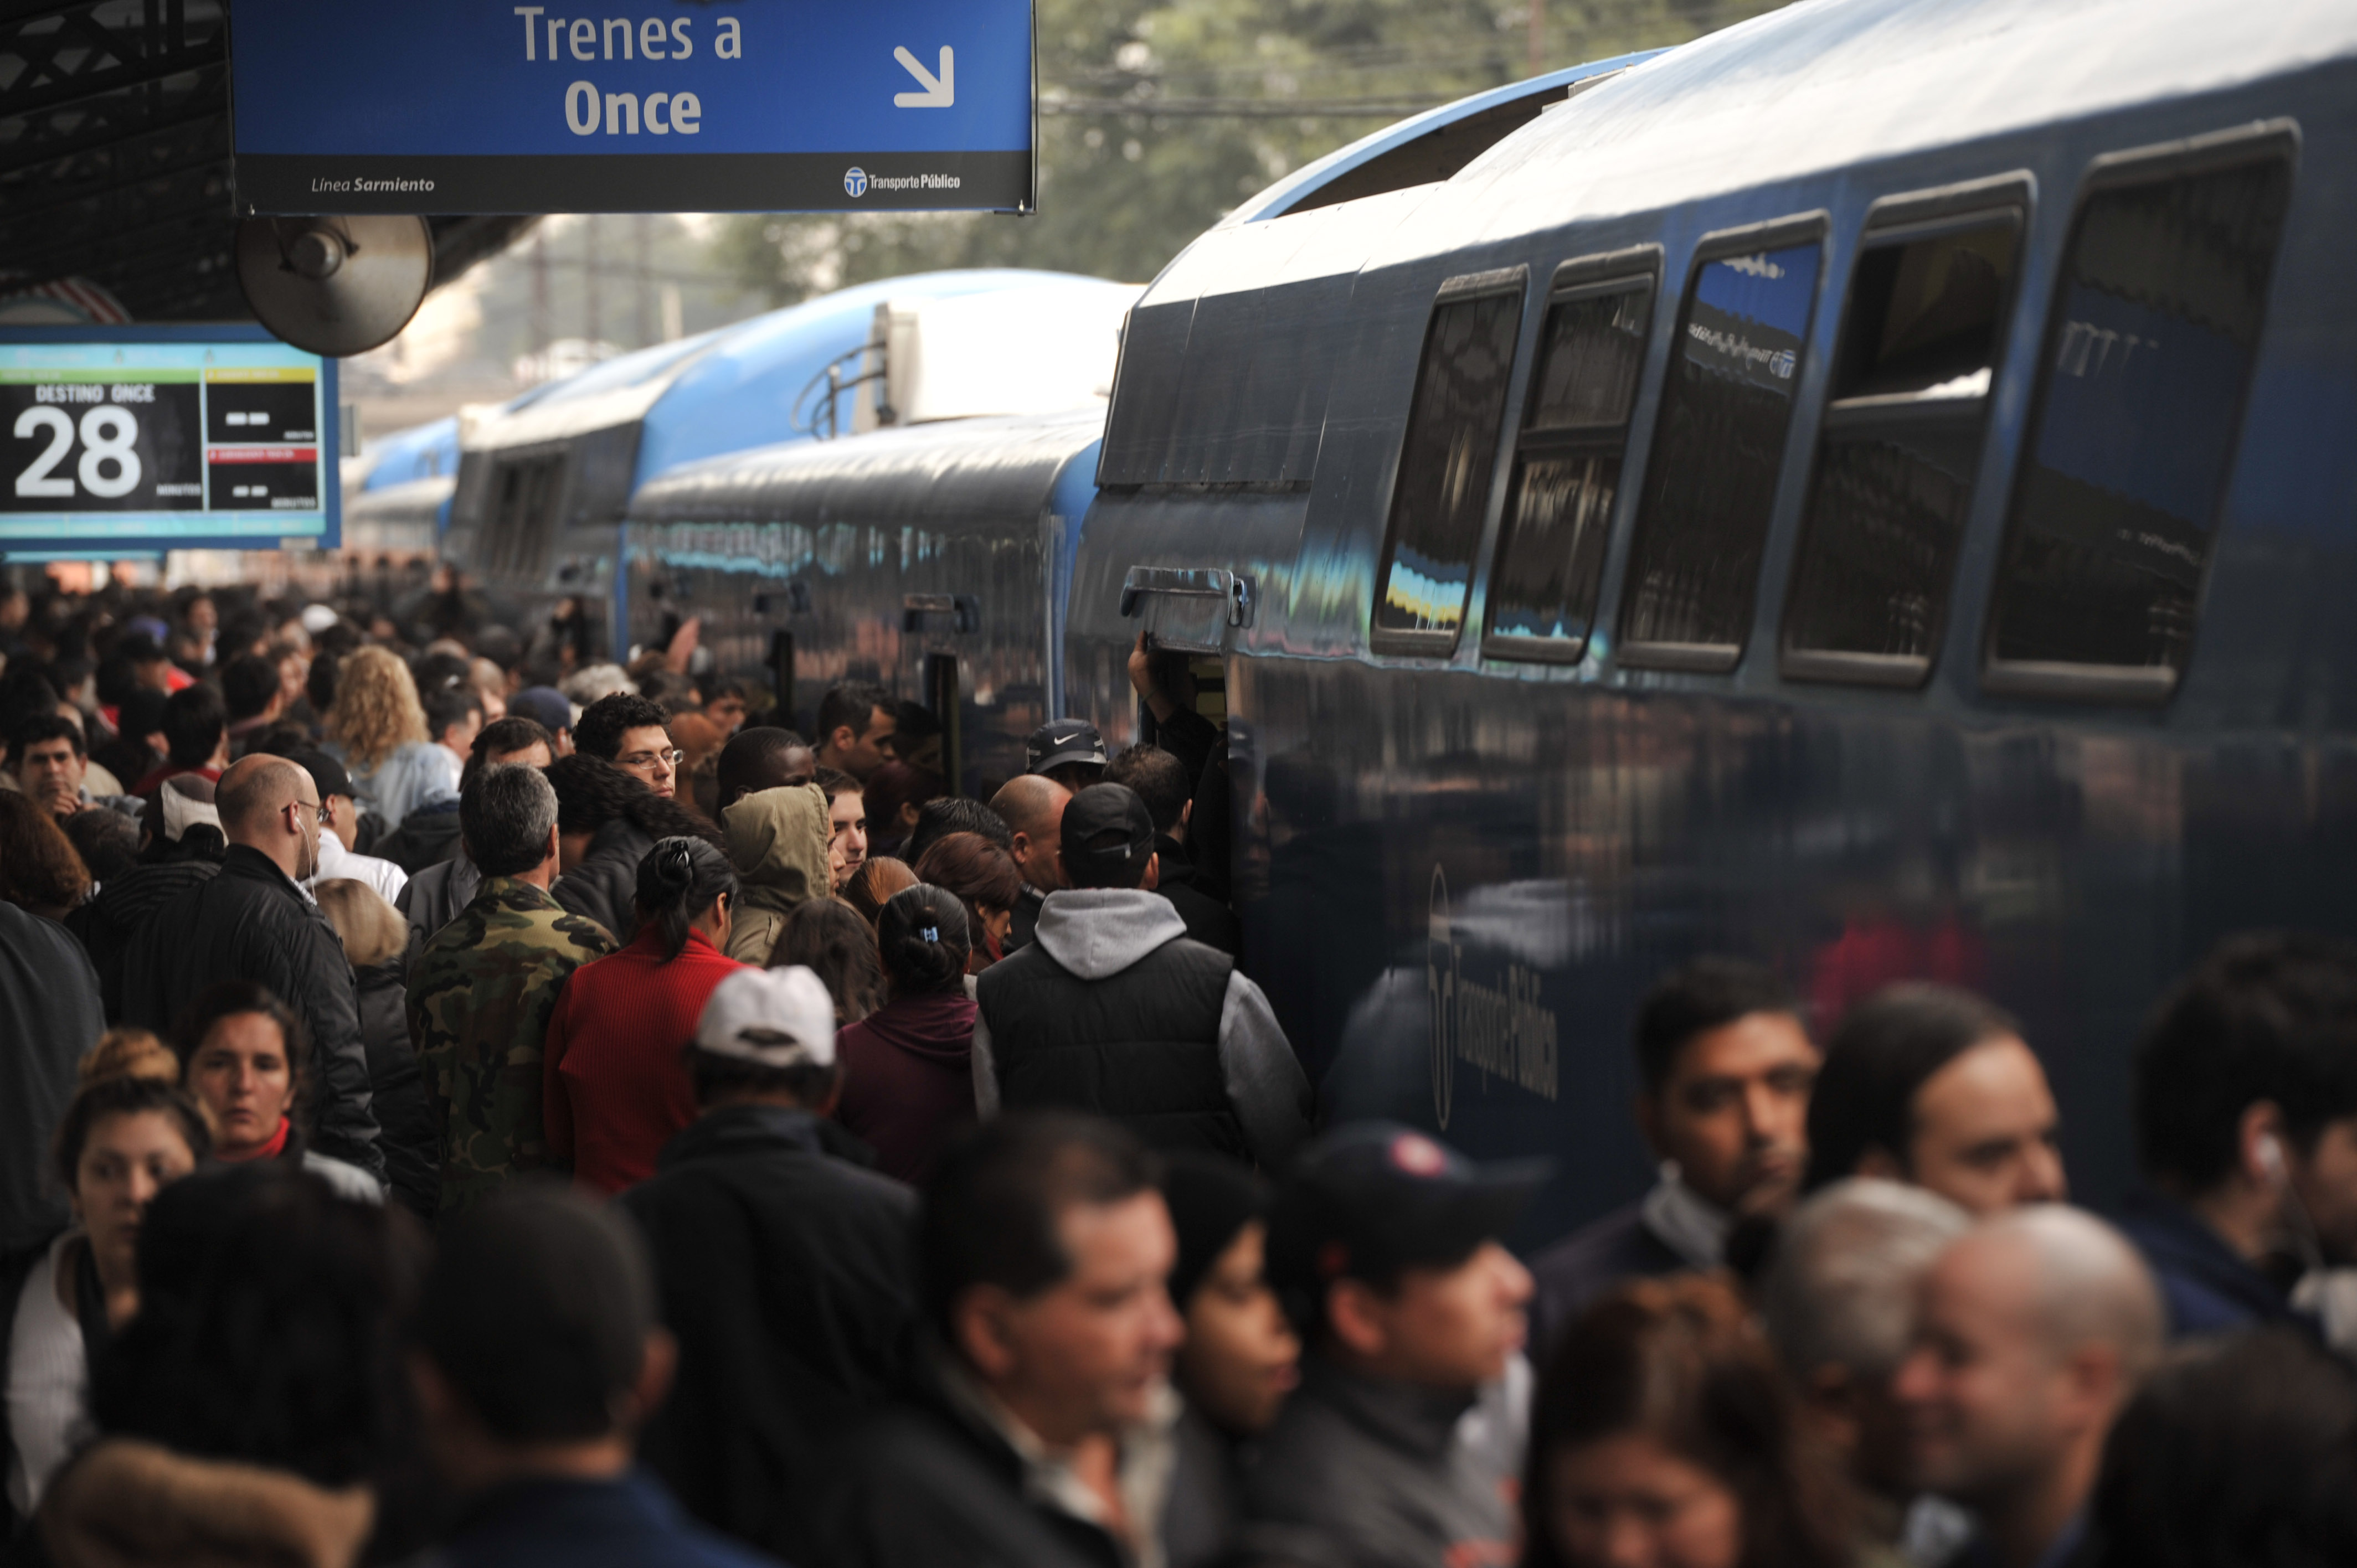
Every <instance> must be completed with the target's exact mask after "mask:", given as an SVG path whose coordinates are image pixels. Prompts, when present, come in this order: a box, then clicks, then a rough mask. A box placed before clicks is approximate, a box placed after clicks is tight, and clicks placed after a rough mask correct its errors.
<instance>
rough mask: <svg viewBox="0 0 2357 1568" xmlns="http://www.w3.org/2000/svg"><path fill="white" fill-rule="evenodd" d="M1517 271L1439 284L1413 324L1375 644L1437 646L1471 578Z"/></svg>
mask: <svg viewBox="0 0 2357 1568" xmlns="http://www.w3.org/2000/svg"><path fill="white" fill-rule="evenodd" d="M1526 280H1527V274H1525V273H1524V271H1523V269H1522V268H1520V267H1517V268H1514V269H1512V271H1509V272H1501V273H1483V274H1478V275H1475V276H1472V277H1468V278H1456V279H1452V280H1450V281H1449V283H1448V284H1447V285H1444V286H1443V287H1442V289H1441V291H1440V297H1439V299H1438V300H1437V302H1436V303H1435V304H1434V306H1433V309H1432V319H1431V321H1430V323H1429V324H1428V325H1427V326H1426V328H1425V336H1424V356H1423V360H1422V362H1421V363H1420V364H1419V365H1418V367H1417V369H1416V377H1415V403H1412V404H1411V405H1410V406H1409V409H1408V417H1407V435H1406V437H1405V440H1404V441H1403V442H1402V444H1401V447H1400V464H1399V478H1398V479H1397V480H1396V481H1395V483H1394V489H1393V491H1392V510H1391V526H1390V528H1389V530H1388V536H1387V538H1386V539H1385V541H1384V544H1383V566H1382V569H1381V572H1380V573H1379V575H1378V577H1377V581H1378V582H1379V583H1380V584H1381V587H1380V589H1379V596H1378V597H1377V599H1376V601H1375V610H1374V626H1373V631H1372V639H1371V640H1372V642H1373V644H1374V645H1375V646H1376V647H1377V648H1378V649H1383V650H1392V651H1397V652H1409V653H1446V652H1448V650H1450V649H1451V648H1453V647H1455V646H1456V643H1457V632H1458V627H1459V626H1460V625H1462V624H1463V621H1464V618H1465V596H1466V594H1467V593H1468V591H1469V589H1470V587H1471V585H1472V581H1473V557H1474V552H1475V551H1476V550H1477V549H1478V548H1479V547H1480V537H1481V522H1482V517H1483V514H1484V513H1485V512H1486V511H1487V510H1489V504H1490V480H1491V473H1492V472H1493V470H1494V469H1495V467H1496V465H1497V456H1498V436H1499V434H1500V430H1501V426H1502V425H1503V424H1504V423H1505V415H1506V383H1507V382H1508V381H1509V380H1511V379H1512V375H1513V370H1514V340H1515V338H1517V337H1519V336H1520V334H1521V332H1522V324H1523V287H1524V284H1525V282H1526Z"/></svg>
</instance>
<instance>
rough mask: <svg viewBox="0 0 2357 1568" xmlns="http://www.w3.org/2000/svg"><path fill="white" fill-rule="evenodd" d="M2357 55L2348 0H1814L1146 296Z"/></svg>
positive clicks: (1207, 255)
mask: <svg viewBox="0 0 2357 1568" xmlns="http://www.w3.org/2000/svg"><path fill="white" fill-rule="evenodd" d="M2352 53H2357V7H2352V6H2351V5H2347V4H2346V3H2345V0H2274V3H2272V4H2269V5H2256V6H2255V5H2238V4H2233V3H2230V0H1946V3H1943V4H1940V5H1925V4H1923V3H1922V0H1803V4H1800V5H1791V6H1788V7H1785V8H1784V9H1782V10H1779V11H1775V12H1771V13H1770V14H1768V15H1766V16H1759V17H1755V18H1753V19H1752V20H1750V21H1749V22H1745V23H1741V24H1739V25H1738V26H1736V27H1728V28H1727V29H1725V30H1724V31H1721V32H1717V33H1714V34H1711V35H1709V36H1708V37H1706V38H1700V39H1697V40H1696V41H1695V42H1694V43H1690V44H1686V45H1683V46H1681V47H1680V48H1674V49H1671V50H1668V51H1666V52H1664V53H1663V54H1661V55H1659V56H1656V57H1654V58H1652V59H1648V60H1645V61H1643V62H1642V63H1640V64H1638V65H1636V66H1633V67H1631V69H1629V70H1624V71H1621V72H1620V73H1619V74H1617V75H1614V76H1612V77H1611V78H1610V79H1609V81H1601V82H1599V83H1598V85H1597V86H1596V87H1595V88H1593V89H1592V90H1590V91H1586V92H1583V93H1580V94H1578V95H1577V96H1575V97H1573V98H1572V99H1570V101H1568V102H1565V103H1562V104H1559V105H1555V106H1554V107H1551V108H1550V109H1549V110H1548V111H1547V112H1546V113H1543V114H1541V115H1539V116H1538V117H1537V118H1536V119H1535V120H1534V121H1533V122H1532V123H1531V124H1528V125H1526V126H1524V127H1523V128H1522V129H1521V130H1519V131H1517V132H1516V133H1514V134H1512V135H1510V136H1508V137H1506V138H1504V139H1503V140H1501V141H1500V142H1499V143H1497V144H1496V145H1494V146H1492V147H1491V148H1490V149H1489V150H1488V151H1487V152H1485V153H1483V154H1482V155H1480V156H1478V157H1476V158H1475V159H1473V160H1472V161H1471V162H1470V163H1469V164H1468V165H1467V166H1465V167H1464V168H1463V169H1461V170H1459V171H1458V173H1457V174H1456V175H1455V176H1454V177H1452V178H1450V179H1448V180H1447V181H1445V182H1440V183H1436V184H1432V185H1426V186H1419V187H1415V188H1408V189H1403V190H1398V191H1394V192H1390V193H1387V194H1383V195H1380V196H1372V197H1369V198H1367V199H1362V200H1359V201H1351V202H1344V203H1341V204H1340V205H1338V206H1335V207H1330V208H1322V209H1318V210H1316V211H1312V212H1306V213H1302V214H1300V215H1298V216H1297V217H1292V218H1288V219H1286V220H1284V221H1280V222H1273V223H1252V224H1243V225H1235V226H1228V227H1222V228H1218V229H1214V230H1211V231H1209V232H1207V233H1206V234H1205V235H1204V236H1203V237H1202V238H1200V239H1199V240H1198V241H1197V242H1195V243H1194V244H1193V245H1192V246H1190V247H1189V249H1188V250H1187V251H1186V252H1182V253H1181V254H1180V255H1179V258H1178V259H1177V260H1176V261H1174V262H1173V263H1171V265H1170V266H1169V267H1168V269H1166V270H1165V272H1164V273H1163V274H1162V276H1161V277H1160V278H1158V279H1157V280H1156V282H1155V285H1154V286H1153V288H1152V289H1151V290H1149V291H1148V293H1147V294H1146V298H1145V299H1144V300H1143V301H1142V302H1141V304H1142V306H1154V305H1157V304H1160V303H1163V302H1165V301H1169V300H1175V299H1181V298H1189V297H1195V296H1200V295H1210V294H1220V293H1227V292H1232V291H1233V290H1236V289H1242V288H1252V287H1262V286H1266V285H1270V284H1275V283H1282V282H1285V281H1288V280H1290V279H1294V278H1306V277H1314V276H1327V275H1332V274H1335V273H1338V272H1355V271H1358V270H1360V269H1361V268H1362V267H1381V266H1386V265H1390V264H1393V263H1403V262H1408V261H1412V260H1415V259H1418V258H1422V257H1428V256H1432V255H1436V254H1442V253H1447V252H1457V251H1461V250H1468V249H1473V248H1478V247H1479V246H1480V244H1481V243H1482V242H1485V241H1491V240H1502V239H1506V238H1509V237H1512V236H1515V235H1520V234H1525V233H1530V232H1534V231H1537V230H1541V229H1545V228H1551V227H1554V226H1556V225H1559V224H1561V223H1564V222H1566V221H1567V220H1571V219H1574V218H1577V219H1581V220H1587V219H1592V218H1601V217H1610V216H1614V215H1619V214H1624V213H1635V212H1647V211H1659V210H1663V209H1670V208H1675V207H1678V206H1681V205H1684V204H1688V203H1694V202H1699V201H1703V200H1706V199H1711V198H1714V197H1718V196H1723V195H1726V194H1728V193H1730V192H1736V191H1740V190H1745V189H1749V188H1758V187H1762V186H1771V185H1776V184H1779V183H1781V182H1786V181H1790V180H1792V179H1796V178H1800V177H1806V176H1810V175H1819V174H1823V173H1824V172H1826V171H1829V170H1838V169H1843V168H1847V167H1853V166H1861V165H1869V164H1872V163H1874V162H1876V161H1878V160H1881V159H1885V158H1891V157H1897V156H1904V155H1907V154H1909V153H1912V152H1915V151H1918V150H1921V149H1924V148H1929V147H1936V146H1945V145H1957V144H1961V143H1968V142H1972V141H1976V140H1980V139H1984V138H1987V137H1993V136H1997V135H2000V134H2006V133H2008V132H2018V131H2021V130H2023V129H2025V128H2029V127H2035V126H2037V125H2040V124H2052V123H2057V122H2065V121H2071V120H2075V119H2079V118H2082V117H2084V116H2087V115H2091V114H2095V113H2102V112H2104V111H2107V110H2113V109H2116V108H2119V107H2122V106H2126V105H2132V104H2135V103H2138V102H2148V101H2154V100H2161V99H2168V98H2173V97H2179V96H2184V95H2190V94H2194V93H2201V92H2207V91H2220V90H2224V89H2228V88H2232V87H2233V86H2236V85H2238V84H2241V83H2244V82H2248V81H2256V80H2260V79H2264V78H2266V77H2269V76H2274V75H2278V74H2282V73H2285V72H2287V71H2292V70H2299V69H2301V68H2304V67H2308V66H2313V65H2320V64H2323V63H2325V62H2327V61H2329V60H2333V59H2343V58H2346V57H2348V56H2350V55H2352ZM1411 216H1413V218H1414V221H1413V222H1410V221H1408V220H1409V218H1410V217H1411ZM1762 216H1763V217H1772V216H1775V214H1772V213H1763V214H1762Z"/></svg>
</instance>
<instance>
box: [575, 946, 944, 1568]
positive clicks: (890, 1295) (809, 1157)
mask: <svg viewBox="0 0 2357 1568" xmlns="http://www.w3.org/2000/svg"><path fill="white" fill-rule="evenodd" d="M688 1068H689V1071H690V1072H691V1074H692V1075H693V1076H694V1080H695V1097H696V1102H697V1104H698V1105H700V1106H701V1107H702V1108H703V1115H702V1116H701V1117H700V1118H699V1119H698V1120H697V1121H696V1122H695V1123H694V1125H692V1126H690V1127H689V1128H688V1129H687V1130H686V1131H685V1132H683V1133H680V1134H679V1135H678V1136H677V1137H675V1138H673V1140H672V1141H671V1142H670V1143H669V1144H666V1145H664V1147H663V1151H662V1157H661V1159H660V1161H659V1162H658V1165H657V1167H656V1172H655V1175H654V1176H653V1177H651V1179H650V1180H648V1181H645V1182H643V1183H641V1184H640V1185H639V1186H637V1187H632V1188H631V1189H630V1190H629V1191H628V1192H625V1193H624V1194H623V1195H622V1197H621V1199H620V1202H621V1206H622V1208H624V1209H626V1210H627V1211H628V1212H629V1213H630V1217H631V1218H632V1219H636V1220H637V1221H638V1222H639V1226H640V1230H643V1231H645V1233H646V1236H647V1240H648V1242H649V1243H650V1245H651V1250H652V1251H653V1255H654V1263H655V1277H656V1282H657V1286H658V1289H659V1291H660V1293H661V1295H662V1320H663V1322H664V1323H665V1324H666V1325H668V1326H670V1328H671V1330H672V1332H673V1334H674V1335H675V1336H677V1337H678V1339H679V1346H680V1359H679V1373H678V1380H677V1381H676V1382H675V1383H674V1384H673V1388H672V1394H671V1398H670V1400H669V1402H667V1403H665V1404H664V1406H663V1407H662V1410H661V1411H660V1412H657V1413H656V1415H655V1416H654V1418H653V1420H652V1421H651V1423H649V1425H648V1427H647V1430H646V1435H645V1440H644V1443H643V1445H642V1447H641V1456H642V1458H643V1459H644V1460H645V1462H646V1464H647V1465H648V1466H650V1467H651V1468H652V1469H653V1470H654V1472H655V1473H656V1474H657V1475H659V1476H661V1477H662V1478H663V1480H664V1481H665V1482H666V1483H667V1484H669V1486H670V1487H671V1488H672V1490H673V1492H674V1493H676V1494H677V1495H678V1497H679V1499H680V1501H682V1502H683V1503H684V1504H686V1505H687V1507H688V1509H690V1511H692V1512H694V1514H695V1515H696V1516H697V1517H699V1518H701V1519H702V1520H704V1521H705V1523H706V1524H709V1525H712V1526H713V1527H715V1528H716V1529H719V1530H726V1531H727V1532H728V1533H729V1534H731V1535H734V1536H737V1537H738V1538H739V1539H741V1540H744V1541H751V1542H752V1543H753V1544H754V1545H756V1546H759V1547H760V1548H761V1549H763V1550H764V1551H766V1552H771V1553H773V1554H774V1555H776V1556H777V1557H778V1558H780V1560H781V1561H784V1562H788V1563H809V1562H813V1561H816V1560H817V1552H816V1547H817V1545H818V1541H817V1539H816V1535H817V1532H816V1530H815V1528H814V1525H815V1521H816V1519H817V1516H818V1515H819V1513H820V1511H821V1509H820V1505H821V1502H822V1500H823V1499H824V1498H826V1497H827V1496H828V1495H829V1494H830V1492H831V1491H832V1489H833V1485H834V1482H835V1481H837V1480H838V1479H839V1478H840V1475H841V1464H840V1461H841V1446H842V1436H843V1434H845V1432H847V1431H849V1430H851V1429H852V1428H853V1427H854V1426H855V1425H856V1423H858V1421H859V1420H860V1419H861V1418H862V1417H864V1416H866V1415H867V1414H868V1413H869V1412H872V1411H874V1410H876V1409H877V1408H878V1407H880V1406H881V1405H882V1404H883V1403H884V1402H885V1401H886V1400H887V1399H888V1397H889V1396H890V1395H891V1393H892V1392H893V1391H895V1389H896V1388H897V1387H898V1386H899V1383H900V1381H901V1379H902V1377H903V1375H904V1373H905V1372H906V1370H907V1368H908V1361H909V1347H910V1344H911V1341H912V1338H913V1336H914V1333H915V1330H916V1320H917V1284H916V1270H915V1261H914V1256H913V1254H912V1252H911V1250H910V1246H909V1229H910V1226H911V1225H912V1223H913V1222H914V1220H915V1219H916V1211H917V1197H916V1194H914V1193H913V1192H911V1191H909V1188H907V1187H904V1186H902V1185H901V1184H900V1183H899V1182H897V1181H894V1180H892V1179H890V1178H889V1177H888V1176H877V1175H876V1174H875V1173H873V1172H870V1171H865V1170H862V1169H860V1168H859V1167H857V1166H856V1165H849V1164H846V1163H845V1162H844V1161H842V1160H839V1159H835V1158H833V1157H832V1156H830V1155H826V1154H825V1153H823V1151H822V1148H821V1143H820V1132H819V1125H818V1118H819V1117H820V1116H821V1115H823V1113H824V1112H825V1110H826V1108H827V1107H828V1106H829V1105H831V1104H832V1103H833V1102H834V1098H835V1096H836V1094H837V1093H838V1092H840V1090H841V1089H842V1084H843V1069H842V1067H841V1066H840V1064H839V1063H837V1061H836V1060H835V1055H834V999H833V998H832V997H831V996H830V995H829V994H828V993H827V989H826V986H825V984H824V983H823V982H821V981H820V980H819V978H818V977H817V976H816V975H814V974H813V973H812V972H810V971H809V970H807V969H802V968H799V967H796V968H791V969H779V970H760V969H746V970H740V971H738V972H737V973H735V974H732V975H730V976H729V977H728V978H727V979H726V980H724V981H722V982H721V983H720V984H719V985H718V986H717V987H716V988H715V989H714V991H713V993H712V996H711V999H710V1000H709V1001H707V1002H706V1003H705V1006H704V1016H703V1019H702V1021H701V1023H699V1024H698V1026H697V1027H696V1034H695V1043H694V1047H692V1048H691V1049H690V1050H689V1052H688Z"/></svg>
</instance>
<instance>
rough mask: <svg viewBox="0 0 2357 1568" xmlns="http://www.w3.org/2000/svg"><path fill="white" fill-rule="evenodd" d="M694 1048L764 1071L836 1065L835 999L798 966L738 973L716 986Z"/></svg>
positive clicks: (705, 1009)
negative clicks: (746, 1062)
mask: <svg viewBox="0 0 2357 1568" xmlns="http://www.w3.org/2000/svg"><path fill="white" fill-rule="evenodd" d="M695 1044H696V1048H697V1049H699V1050H706V1051H710V1052H712V1053H713V1054H714V1055H715V1056H723V1057H734V1058H737V1060H739V1061H748V1062H753V1063H755V1064H757V1065H759V1066H761V1067H768V1068H791V1067H832V1066H833V1065H834V997H833V996H831V995H829V994H828V993H827V989H826V983H825V982H824V981H823V980H821V979H820V978H819V977H818V976H817V975H815V974H813V973H812V972H810V971H809V970H807V969H804V968H803V967H802V965H800V964H791V965H788V966H787V967H785V968H783V969H740V970H738V971H737V972H736V973H734V974H732V975H730V976H729V977H728V978H727V979H726V980H724V981H722V982H721V983H719V984H718V985H716V986H714V987H713V989H712V995H711V998H710V1000H708V1001H706V1002H705V1004H704V1016H703V1017H702V1018H701V1019H700V1020H698V1021H697V1023H696V1026H695Z"/></svg>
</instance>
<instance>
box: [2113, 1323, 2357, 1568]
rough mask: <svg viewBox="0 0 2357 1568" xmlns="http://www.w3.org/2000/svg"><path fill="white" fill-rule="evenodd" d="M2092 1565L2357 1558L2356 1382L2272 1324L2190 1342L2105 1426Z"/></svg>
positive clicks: (2304, 1563) (2290, 1567)
mask: <svg viewBox="0 0 2357 1568" xmlns="http://www.w3.org/2000/svg"><path fill="white" fill-rule="evenodd" d="M2094 1531H2095V1534H2096V1535H2097V1537H2098V1538H2099V1539H2100V1540H2101V1541H2103V1543H2104V1551H2103V1554H2102V1556H2101V1559H2100V1568H2312V1565H2315V1564H2320V1563H2357V1385H2352V1382H2351V1380H2350V1375H2349V1369H2348V1368H2347V1367H2345V1366H2343V1365H2341V1363H2339V1362H2337V1361H2335V1360H2333V1359H2331V1358H2330V1357H2329V1356H2327V1355H2325V1354H2324V1353H2323V1352H2322V1351H2320V1350H2319V1349H2318V1348H2316V1346H2315V1344H2314V1343H2313V1342H2311V1341H2309V1339H2307V1338H2306V1337H2304V1336H2302V1335H2300V1334H2298V1333H2297V1332H2294V1331H2291V1330H2287V1329H2282V1328H2276V1329H2266V1330H2257V1331H2253V1332H2250V1333H2245V1334H2238V1335H2235V1336H2233V1337H2222V1338H2220V1339H2217V1340H2213V1341H2209V1342H2205V1343H2202V1344H2200V1345H2196V1346H2190V1347H2186V1348H2182V1349H2180V1350H2179V1351H2178V1352H2176V1353H2175V1354H2174V1355H2172V1356H2171V1357H2169V1359H2168V1360H2167V1361H2165V1362H2164V1363H2163V1364H2162V1366H2161V1368H2160V1369H2159V1370H2158V1371H2157V1372H2155V1373H2154V1374H2153V1375H2152V1377H2151V1378H2150V1379H2148V1380H2147V1381H2146V1383H2145V1386H2144V1388H2143V1390H2142V1391H2140V1392H2139V1393H2138V1394H2137V1395H2136V1401H2135V1402H2134V1403H2132V1404H2130V1405H2129V1406H2128V1408H2127V1412H2126V1414H2124V1415H2122V1416H2121V1417H2120V1419H2119V1424H2117V1425H2116V1426H2115V1427H2114V1428H2113V1429H2112V1439H2111V1443H2110V1445H2109V1446H2108V1447H2106V1448H2105V1450H2104V1473H2103V1477H2102V1479H2100V1480H2098V1481H2097V1482H2096V1483H2095V1503H2094Z"/></svg>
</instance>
